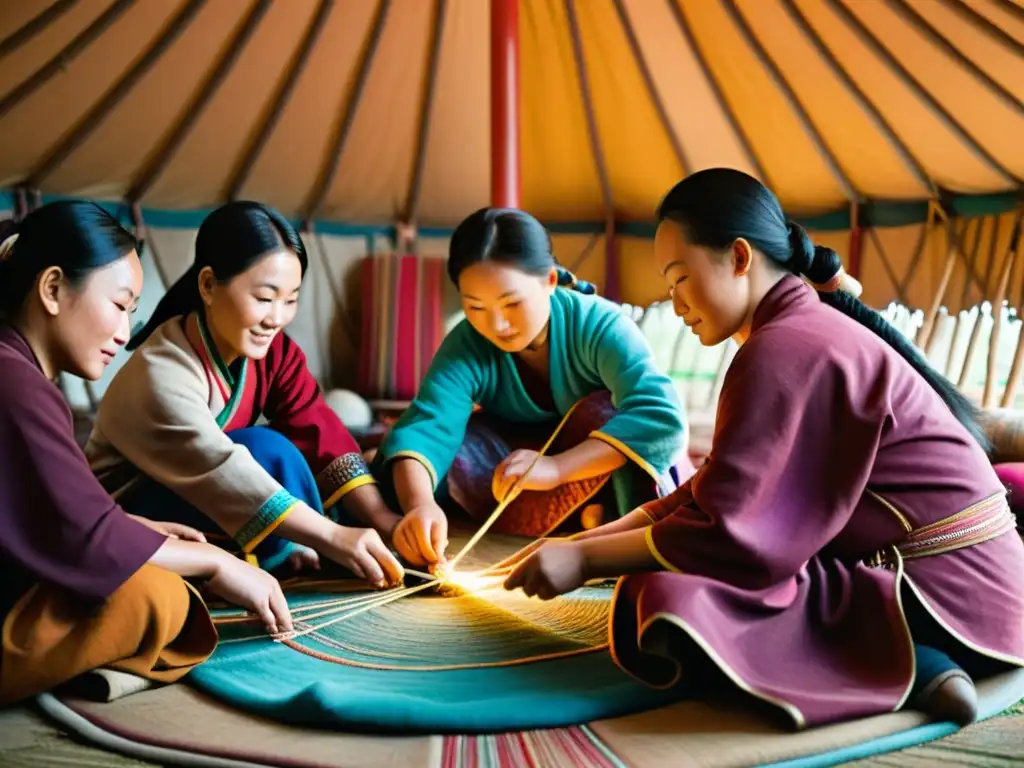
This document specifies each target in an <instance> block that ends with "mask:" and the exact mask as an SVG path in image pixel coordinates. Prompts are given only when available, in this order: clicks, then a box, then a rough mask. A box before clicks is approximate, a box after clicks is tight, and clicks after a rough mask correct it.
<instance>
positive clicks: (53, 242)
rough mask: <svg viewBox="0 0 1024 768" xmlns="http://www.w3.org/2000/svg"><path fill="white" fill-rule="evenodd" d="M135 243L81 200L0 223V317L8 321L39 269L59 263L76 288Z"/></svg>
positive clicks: (101, 212)
mask: <svg viewBox="0 0 1024 768" xmlns="http://www.w3.org/2000/svg"><path fill="white" fill-rule="evenodd" d="M12 238H16V239H13V240H12ZM12 243H13V244H12ZM139 247H140V246H139V243H138V242H137V241H136V239H135V237H134V236H133V235H132V234H131V233H130V232H128V231H127V230H126V229H124V228H123V227H122V226H121V225H120V224H118V223H117V219H115V218H114V217H113V216H111V215H110V214H109V213H107V212H106V211H105V210H103V209H102V208H101V207H100V206H98V205H96V204H95V203H90V202H87V201H84V200H59V201H57V202H53V203H47V204H46V205H44V206H42V207H40V208H37V209H36V210H34V211H32V212H31V213H29V214H28V215H27V216H25V218H24V219H22V220H21V221H20V222H14V221H12V220H7V221H2V222H0V319H2V320H6V321H10V320H11V319H12V318H13V316H14V315H15V314H17V313H18V311H19V310H21V308H22V307H23V306H24V304H25V300H26V299H27V298H28V296H29V293H30V292H31V291H32V287H33V286H34V285H35V282H36V278H37V277H39V274H40V273H41V272H43V271H44V270H46V269H49V268H50V267H60V269H61V271H62V272H63V273H64V278H65V279H66V280H67V281H68V283H69V284H70V285H71V287H72V288H77V287H79V286H80V285H81V284H82V282H83V281H84V280H85V279H86V278H87V277H88V276H89V274H90V273H91V272H93V271H94V270H97V269H100V268H102V267H105V266H107V265H109V264H112V263H114V262H115V261H118V260H119V259H122V258H124V257H125V256H127V255H128V254H129V253H131V252H132V251H133V250H138V249H139Z"/></svg>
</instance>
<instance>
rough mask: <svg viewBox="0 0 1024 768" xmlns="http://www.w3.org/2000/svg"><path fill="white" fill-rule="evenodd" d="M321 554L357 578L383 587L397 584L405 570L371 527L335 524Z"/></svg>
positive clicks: (402, 577)
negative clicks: (334, 528)
mask: <svg viewBox="0 0 1024 768" xmlns="http://www.w3.org/2000/svg"><path fill="white" fill-rule="evenodd" d="M336 529H337V530H335V531H334V534H333V536H332V537H331V540H330V543H329V544H328V546H327V547H326V548H325V551H324V553H323V554H325V555H327V556H328V557H330V558H331V559H332V560H334V562H336V563H339V564H340V565H343V566H345V567H346V568H348V569H349V570H350V571H352V573H354V574H355V575H356V576H357V577H359V578H362V579H366V580H367V581H369V582H370V583H372V584H373V585H374V586H376V587H379V588H383V587H387V586H394V585H396V584H401V583H402V579H404V578H405V571H404V569H403V568H402V565H401V563H399V562H398V560H397V559H396V558H395V556H394V555H393V554H391V552H390V550H388V548H387V547H386V546H385V545H384V540H383V539H381V537H380V534H379V533H377V532H376V531H375V530H373V529H372V528H350V527H348V526H344V525H338V526H336Z"/></svg>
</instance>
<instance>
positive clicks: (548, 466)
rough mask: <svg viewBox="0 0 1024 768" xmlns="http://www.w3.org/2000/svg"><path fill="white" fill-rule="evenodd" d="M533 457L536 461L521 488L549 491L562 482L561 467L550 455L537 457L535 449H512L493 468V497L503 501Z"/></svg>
mask: <svg viewBox="0 0 1024 768" xmlns="http://www.w3.org/2000/svg"><path fill="white" fill-rule="evenodd" d="M534 459H537V463H536V464H534V465H533V469H532V470H530V475H529V477H527V478H526V482H525V483H523V485H522V490H524V491H550V490H551V489H552V488H557V487H558V486H560V485H561V484H562V482H563V479H562V468H561V467H560V466H559V464H558V460H557V459H554V458H552V457H550V456H541V457H540V458H537V451H527V450H518V451H512V453H510V454H509V455H508V456H507V457H505V460H504V461H503V462H501V464H499V465H498V468H497V469H495V470H494V477H492V478H491V493H493V494H494V498H495V499H497V500H498V501H503V500H504V499H505V496H507V495H508V493H509V492H510V491H511V490H512V486H514V485H515V484H516V481H517V480H519V478H521V477H522V476H523V475H525V474H526V471H527V470H528V469H530V465H531V464H533V460H534Z"/></svg>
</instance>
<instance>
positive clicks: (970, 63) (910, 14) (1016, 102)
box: [887, 0, 1024, 115]
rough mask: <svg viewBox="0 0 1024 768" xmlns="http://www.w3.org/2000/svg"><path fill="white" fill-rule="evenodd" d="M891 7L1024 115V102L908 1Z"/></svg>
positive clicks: (894, 0)
mask: <svg viewBox="0 0 1024 768" xmlns="http://www.w3.org/2000/svg"><path fill="white" fill-rule="evenodd" d="M887 2H888V3H889V6H890V7H891V8H892V9H893V10H894V11H896V13H898V14H900V15H901V16H903V18H905V19H908V20H909V21H910V23H911V25H913V26H914V27H915V28H916V29H917V30H918V31H919V32H921V34H922V35H924V36H925V37H927V38H928V39H929V40H931V41H932V42H933V43H934V44H935V45H936V46H937V47H939V48H941V49H942V50H943V51H945V53H946V54H947V55H948V56H950V57H951V58H953V59H955V60H956V63H957V64H959V65H960V66H961V67H963V68H964V69H966V70H967V71H968V72H970V73H971V74H972V75H973V76H974V78H975V79H976V80H977V81H978V82H980V83H981V84H982V85H984V86H985V87H986V88H988V89H989V91H991V92H992V93H994V94H995V95H996V96H997V97H998V98H1000V99H1002V101H1003V102H1004V103H1005V104H1006V105H1007V106H1008V107H1010V109H1012V110H1013V111H1014V112H1016V113H1017V114H1018V115H1024V102H1022V101H1021V100H1020V99H1018V98H1017V97H1016V96H1014V95H1013V94H1012V93H1010V91H1008V90H1007V89H1006V88H1005V86H1003V85H1002V83H999V82H998V81H996V80H995V79H994V78H993V77H992V76H991V75H990V74H989V73H988V72H986V71H985V70H983V69H982V68H981V67H979V66H978V65H977V63H975V61H974V59H972V58H970V57H969V56H965V55H964V53H963V51H961V50H960V49H959V48H957V47H956V46H955V45H953V43H952V42H951V41H950V40H949V38H947V37H946V36H945V35H944V34H942V33H941V32H940V31H939V30H937V29H936V28H935V27H934V26H933V25H932V23H931V22H930V21H928V20H927V19H926V18H925V17H924V16H922V15H921V14H920V12H919V11H918V10H917V9H916V8H914V7H913V6H911V5H910V4H909V3H908V2H907V0H887Z"/></svg>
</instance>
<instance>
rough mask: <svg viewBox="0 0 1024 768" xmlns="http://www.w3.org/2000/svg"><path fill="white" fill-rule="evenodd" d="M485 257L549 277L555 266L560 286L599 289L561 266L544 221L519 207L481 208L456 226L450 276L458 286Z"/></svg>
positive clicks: (592, 291) (538, 275) (450, 259)
mask: <svg viewBox="0 0 1024 768" xmlns="http://www.w3.org/2000/svg"><path fill="white" fill-rule="evenodd" d="M484 261H495V262H498V263H499V264H507V265H509V266H511V267H515V268H516V269H518V270H520V271H522V272H525V273H526V274H528V275H536V276H537V277H545V276H546V275H548V274H549V273H550V272H551V270H552V268H554V269H555V270H556V271H557V272H558V284H559V285H560V286H563V287H566V288H572V289H573V290H576V291H579V292H580V293H588V294H592V293H596V289H595V287H594V286H593V285H592V284H591V283H588V282H586V281H585V280H578V279H577V278H576V276H575V275H574V274H573V273H572V272H570V271H569V270H568V269H565V268H564V267H561V266H559V264H558V261H557V260H556V259H555V256H554V253H552V250H551V236H550V235H549V234H548V231H547V230H546V229H544V225H543V224H541V223H540V222H539V221H537V220H536V219H535V218H533V216H531V215H530V214H528V213H526V212H525V211H520V210H518V209H516V208H481V209H480V210H479V211H476V212H474V213H472V214H470V215H469V216H467V217H466V218H465V219H464V220H463V221H462V223H461V224H459V226H457V227H456V228H455V232H453V233H452V239H451V244H450V245H449V248H448V277H449V278H451V281H452V282H453V283H454V284H455V286H456V287H458V285H459V275H461V274H462V272H463V270H465V269H466V268H467V267H471V266H473V265H474V264H479V263H481V262H484Z"/></svg>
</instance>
